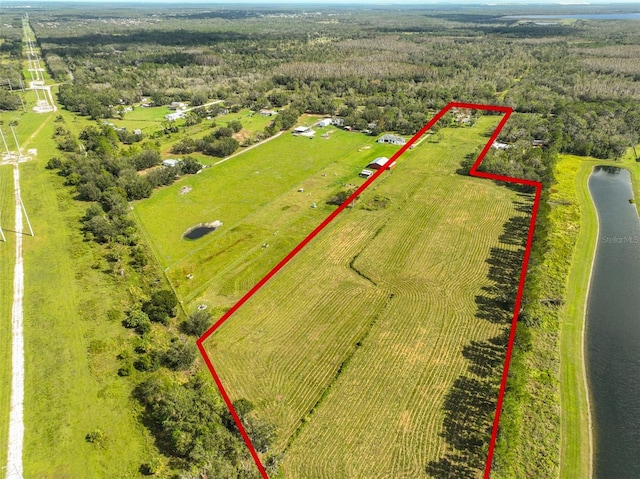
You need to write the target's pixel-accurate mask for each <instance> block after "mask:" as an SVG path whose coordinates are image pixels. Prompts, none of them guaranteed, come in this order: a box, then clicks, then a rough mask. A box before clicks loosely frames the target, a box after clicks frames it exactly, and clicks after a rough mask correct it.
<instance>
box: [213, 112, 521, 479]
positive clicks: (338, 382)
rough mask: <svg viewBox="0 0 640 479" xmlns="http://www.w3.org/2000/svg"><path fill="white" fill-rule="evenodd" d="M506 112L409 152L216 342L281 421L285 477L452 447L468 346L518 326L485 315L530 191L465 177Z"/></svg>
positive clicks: (216, 350) (224, 372)
mask: <svg viewBox="0 0 640 479" xmlns="http://www.w3.org/2000/svg"><path fill="white" fill-rule="evenodd" d="M497 121H498V118H497V117H482V118H481V119H480V120H479V121H478V122H477V124H476V125H475V127H473V128H465V129H446V130H442V133H441V140H440V141H439V142H438V143H427V142H424V143H423V144H421V145H420V146H419V147H417V148H415V149H414V150H410V151H408V152H407V153H405V155H403V156H402V157H401V158H400V160H399V162H398V166H397V167H396V168H395V169H394V170H393V171H392V172H391V174H385V175H383V176H382V177H381V178H380V179H379V180H378V181H377V182H376V183H374V185H372V186H371V187H370V189H369V190H367V191H366V192H365V193H364V194H363V195H362V197H361V198H360V199H359V200H358V202H357V204H356V207H355V208H354V209H347V210H345V212H344V213H343V214H342V215H341V216H340V217H338V218H337V219H336V221H334V222H333V223H332V224H331V225H330V226H329V227H327V228H326V229H325V230H324V231H323V232H322V233H321V234H320V235H319V236H318V237H317V238H316V239H315V240H314V241H313V242H312V243H311V244H310V245H309V246H307V248H306V249H305V250H303V251H302V252H301V253H300V254H299V255H298V256H297V257H296V258H295V259H294V260H293V261H292V262H291V263H289V264H288V265H287V266H286V267H285V268H284V269H283V270H282V271H281V272H280V273H278V275H276V276H275V277H274V278H273V279H272V280H271V281H270V282H269V283H268V284H267V285H266V286H265V287H264V288H263V289H261V290H260V291H258V292H257V293H256V294H255V295H254V296H252V297H251V299H249V301H248V302H247V303H246V304H245V305H243V307H242V308H240V309H239V310H238V311H237V312H236V313H235V314H234V315H233V316H232V317H231V318H229V320H228V321H227V322H225V323H224V324H223V325H222V326H221V327H220V328H219V329H218V330H217V331H216V332H215V333H214V334H213V335H212V336H211V337H210V338H209V339H208V340H207V342H206V343H205V347H206V349H207V351H208V353H209V356H210V358H211V360H212V362H213V364H214V367H215V368H216V370H217V372H218V374H219V375H220V377H221V379H222V382H223V384H224V385H225V387H226V388H227V392H228V393H229V394H230V397H231V399H232V400H237V399H240V398H246V399H249V400H250V401H252V402H253V403H254V404H255V405H256V410H255V414H256V415H257V416H259V417H262V418H265V419H267V420H268V421H270V422H272V423H273V424H275V426H276V428H277V434H276V441H275V444H274V445H273V447H272V448H271V451H270V453H275V454H278V453H280V452H284V453H285V455H284V460H283V462H282V464H281V469H280V473H279V474H278V476H277V477H282V478H287V479H302V478H304V479H314V478H327V479H328V478H340V479H342V478H362V477H367V478H394V479H395V478H407V479H409V478H411V479H415V478H420V477H428V476H427V473H426V469H427V467H428V466H429V464H430V463H433V462H436V461H438V459H439V458H440V457H441V456H443V455H444V454H445V453H446V452H447V450H448V447H449V446H448V444H447V442H446V440H445V438H443V436H442V428H443V422H444V421H445V417H446V415H447V413H449V414H450V413H451V411H447V410H446V408H445V405H444V403H445V397H446V395H447V393H449V392H450V391H451V389H452V388H453V386H454V382H455V381H456V379H457V378H459V377H460V376H461V375H463V374H467V375H469V376H470V377H474V375H473V374H472V373H469V372H468V371H467V368H468V361H467V359H466V358H465V356H464V355H463V348H465V347H466V346H468V345H469V344H470V343H471V342H473V341H476V342H484V341H489V340H490V339H491V338H495V337H496V336H499V335H500V334H501V333H502V332H503V331H504V329H505V324H504V323H503V322H501V320H502V319H503V318H496V317H493V318H491V319H490V320H487V319H481V316H483V315H481V314H479V309H480V307H481V304H480V302H479V301H481V299H479V298H482V297H483V296H486V295H487V291H489V290H490V289H491V287H492V286H495V284H496V283H495V279H493V278H491V265H490V264H489V262H488V259H489V258H490V257H491V256H492V255H495V254H496V251H497V250H499V251H501V252H502V254H504V255H507V256H509V255H513V254H514V253H515V255H516V257H517V256H519V253H517V252H515V250H516V246H513V245H511V244H507V243H506V242H504V241H505V240H504V238H503V237H502V236H501V235H502V233H503V232H504V225H505V223H507V221H508V220H509V219H511V218H514V217H523V216H524V215H525V214H524V213H522V212H520V211H519V210H518V207H517V203H518V202H521V201H522V198H521V196H519V195H518V194H516V193H515V192H514V191H512V190H509V189H507V188H504V187H502V186H498V185H496V184H494V183H492V182H490V181H487V180H482V179H477V178H471V177H466V176H460V175H457V174H456V173H455V171H456V169H458V168H459V163H460V161H461V160H462V159H463V157H464V156H465V155H466V154H467V153H470V152H472V151H474V150H475V148H476V147H477V146H479V145H482V144H484V143H485V142H486V141H487V138H486V137H484V136H482V133H483V132H484V131H486V129H487V128H488V127H490V126H492V125H493V126H495V125H496V124H497ZM375 197H377V198H378V200H380V199H384V201H386V203H387V207H386V208H382V209H375V208H374V210H373V211H371V210H369V209H367V208H364V207H365V206H368V205H371V204H372V203H373V200H374V198H375ZM377 204H380V201H378V202H377ZM513 281H514V282H516V281H517V278H513ZM252 414H254V413H252ZM486 431H487V438H486V439H487V440H488V434H489V428H486Z"/></svg>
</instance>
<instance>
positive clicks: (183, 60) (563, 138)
mask: <svg viewBox="0 0 640 479" xmlns="http://www.w3.org/2000/svg"><path fill="white" fill-rule="evenodd" d="M388 13H390V14H389V15H385V12H384V11H379V12H363V11H358V14H357V15H353V12H352V11H349V10H335V11H331V10H323V11H322V12H318V13H313V14H310V13H307V12H298V11H296V10H291V11H288V10H268V9H265V10H259V11H246V12H244V11H236V12H235V13H234V14H229V15H226V14H225V15H222V14H221V15H215V14H213V13H211V12H209V13H208V14H204V13H200V12H197V11H191V10H183V11H178V12H176V13H172V14H166V15H162V14H155V13H153V14H152V13H151V12H149V11H144V10H142V11H140V12H138V13H137V15H134V16H133V18H121V19H118V18H117V17H116V16H114V18H111V19H110V20H109V21H107V20H105V19H97V18H95V17H93V16H91V15H88V14H84V15H83V14H82V13H80V12H79V13H78V14H76V15H72V14H64V15H62V14H55V13H48V14H45V13H44V12H42V13H39V14H38V16H37V19H34V21H33V22H32V26H33V28H34V29H35V31H36V34H37V36H38V42H39V45H40V47H41V48H42V52H43V57H44V59H45V61H46V63H47V67H48V68H49V70H50V71H51V72H52V74H53V75H54V77H55V78H56V79H57V80H59V81H68V80H71V79H72V80H73V81H72V82H70V83H68V84H66V85H64V86H63V88H61V91H60V101H61V102H62V103H63V104H64V105H65V106H66V107H67V108H68V109H70V110H72V111H78V112H80V113H82V114H87V115H91V116H93V117H96V118H102V117H109V116H115V115H117V114H118V111H117V107H118V105H130V104H133V103H134V102H139V101H140V99H141V98H143V97H146V98H151V99H152V102H153V103H154V104H158V105H162V104H167V103H169V102H171V101H192V102H193V101H202V100H199V99H200V98H208V99H223V100H225V103H226V105H227V106H228V107H230V106H233V105H241V106H243V107H250V108H252V109H254V110H257V109H260V108H269V107H282V106H285V105H291V106H292V107H293V108H295V109H297V110H299V111H301V112H302V111H308V112H313V113H322V114H332V115H337V116H340V117H344V118H345V124H347V125H351V126H353V127H354V128H357V129H364V128H366V125H367V124H371V123H376V127H375V128H376V131H374V133H377V132H378V131H386V130H389V131H397V132H399V133H403V134H412V133H415V132H416V131H417V130H418V129H419V128H420V127H421V126H422V125H424V123H425V122H426V120H427V118H428V117H429V116H430V115H431V114H432V113H433V111H434V110H437V109H439V108H441V107H442V106H444V105H445V104H446V103H448V102H449V101H452V100H456V101H468V102H476V103H499V104H503V105H508V106H511V107H513V108H514V109H515V110H516V112H521V113H532V114H535V115H536V120H535V121H536V126H535V129H529V131H531V132H534V133H535V135H534V136H535V137H536V138H535V139H538V140H543V141H545V142H547V143H551V142H553V143H554V144H555V145H556V148H557V150H558V151H560V152H570V153H576V154H580V155H592V156H596V157H599V158H609V157H616V156H619V155H620V154H621V153H622V151H624V149H625V148H626V147H628V146H629V145H631V144H635V143H636V142H637V141H638V131H639V127H640V106H639V103H638V102H639V101H640V86H639V84H638V79H640V64H638V62H637V61H636V58H638V57H640V47H638V41H639V38H638V36H639V34H638V33H637V32H636V31H634V30H633V29H632V28H629V27H628V23H625V22H585V21H575V22H572V23H557V24H551V25H550V24H547V23H544V24H542V23H541V24H537V23H535V22H532V21H522V20H518V19H513V18H504V17H502V16H495V17H494V16H488V15H476V16H474V15H457V16H455V17H454V18H452V16H451V15H450V14H443V13H438V12H424V11H419V10H418V11H415V12H411V11H409V12H407V11H402V12H400V11H390V12H388ZM230 17H234V19H230ZM5 45H6V46H5V48H12V47H11V45H10V44H5Z"/></svg>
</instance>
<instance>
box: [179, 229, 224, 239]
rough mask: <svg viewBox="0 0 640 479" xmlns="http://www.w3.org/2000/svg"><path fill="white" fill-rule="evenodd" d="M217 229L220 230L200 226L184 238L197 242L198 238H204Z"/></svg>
mask: <svg viewBox="0 0 640 479" xmlns="http://www.w3.org/2000/svg"><path fill="white" fill-rule="evenodd" d="M217 229H218V228H215V227H213V226H198V227H197V228H193V229H192V230H191V231H189V232H188V233H185V235H184V238H186V239H190V240H195V239H198V238H202V237H203V236H204V235H206V234H209V233H211V232H212V231H215V230H217Z"/></svg>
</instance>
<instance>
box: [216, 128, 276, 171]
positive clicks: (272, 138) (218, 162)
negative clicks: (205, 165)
mask: <svg viewBox="0 0 640 479" xmlns="http://www.w3.org/2000/svg"><path fill="white" fill-rule="evenodd" d="M283 133H284V131H279V132H278V133H276V134H275V135H273V136H270V137H269V138H267V139H266V140H262V141H261V142H260V143H256V144H255V145H251V146H248V147H247V148H245V149H244V150H241V151H239V152H238V153H236V154H235V155H231V156H228V157H226V158H225V159H223V160H220V161H216V162H215V163H214V164H213V166H216V165H219V164H220V163H224V162H225V161H228V160H230V159H231V158H235V157H236V156H239V155H242V154H243V153H246V152H247V151H249V150H252V149H253V148H255V147H257V146H260V145H264V144H265V143H266V142H268V141H271V140H275V139H276V138H278V137H279V136H280V135H282V134H283Z"/></svg>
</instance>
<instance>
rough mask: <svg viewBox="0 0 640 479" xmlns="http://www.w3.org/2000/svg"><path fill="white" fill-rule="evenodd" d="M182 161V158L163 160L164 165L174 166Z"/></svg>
mask: <svg viewBox="0 0 640 479" xmlns="http://www.w3.org/2000/svg"><path fill="white" fill-rule="evenodd" d="M180 163H182V160H180V159H174V158H169V159H167V160H164V161H163V162H162V166H166V167H169V168H172V167H174V166H178V165H179V164H180Z"/></svg>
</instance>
